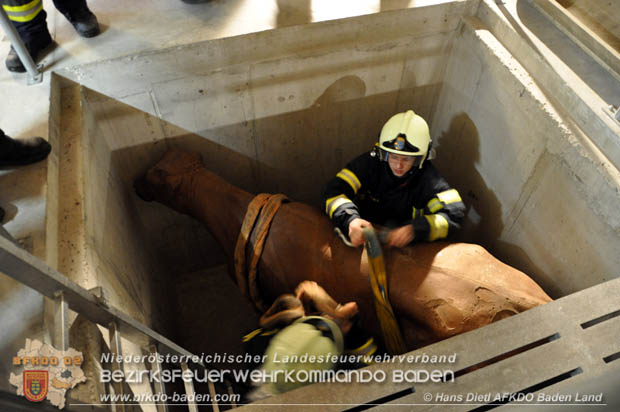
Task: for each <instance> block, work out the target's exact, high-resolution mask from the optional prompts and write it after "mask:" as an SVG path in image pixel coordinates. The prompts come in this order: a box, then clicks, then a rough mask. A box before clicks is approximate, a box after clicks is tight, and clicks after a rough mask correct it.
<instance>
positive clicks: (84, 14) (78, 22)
mask: <svg viewBox="0 0 620 412" xmlns="http://www.w3.org/2000/svg"><path fill="white" fill-rule="evenodd" d="M63 14H64V15H65V17H66V18H67V20H69V23H71V24H72V25H73V28H74V29H75V31H77V32H78V34H79V35H80V36H82V37H95V36H96V35H98V34H99V33H100V32H101V31H100V30H99V23H98V22H97V17H96V16H95V15H94V14H93V13H92V12H91V11H90V10H89V9H88V7H87V6H86V5H84V7H81V8H79V9H77V10H71V11H69V12H66V13H63Z"/></svg>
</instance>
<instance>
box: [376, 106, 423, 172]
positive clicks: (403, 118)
mask: <svg viewBox="0 0 620 412" xmlns="http://www.w3.org/2000/svg"><path fill="white" fill-rule="evenodd" d="M431 145H432V142H431V135H430V132H429V130H428V124H426V121H425V120H424V119H423V118H422V117H421V116H418V115H417V114H415V113H414V112H413V110H407V111H406V112H403V113H398V114H395V115H394V116H392V117H390V119H389V120H388V121H387V122H386V123H385V125H384V126H383V129H381V134H380V135H379V148H380V149H381V151H382V152H383V154H384V156H381V157H382V158H383V159H384V160H385V159H387V156H388V155H389V153H396V154H398V155H402V156H414V157H416V162H415V166H417V167H422V164H423V163H424V161H425V160H426V159H427V157H428V153H429V151H430V150H431Z"/></svg>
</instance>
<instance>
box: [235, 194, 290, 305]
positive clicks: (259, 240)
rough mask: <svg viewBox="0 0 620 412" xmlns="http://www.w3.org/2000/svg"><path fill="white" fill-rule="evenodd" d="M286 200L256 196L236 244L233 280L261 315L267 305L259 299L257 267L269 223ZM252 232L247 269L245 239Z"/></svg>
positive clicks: (244, 219)
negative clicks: (252, 241)
mask: <svg viewBox="0 0 620 412" xmlns="http://www.w3.org/2000/svg"><path fill="white" fill-rule="evenodd" d="M286 200H287V198H286V196H284V195H282V194H277V195H270V194H267V193H261V194H259V195H256V196H255V197H254V199H252V201H251V202H250V204H249V205H248V210H247V211H246V213H245V217H244V218H243V223H242V224H241V231H240V232H239V237H238V238H237V244H236V245H235V255H234V262H235V279H236V280H237V286H238V287H239V289H240V290H241V293H242V294H243V295H244V296H246V297H248V298H249V299H250V301H252V303H253V304H254V307H256V309H257V310H259V311H260V312H264V311H265V310H266V309H267V305H265V302H264V301H263V300H262V298H261V296H260V291H259V290H258V282H257V268H258V262H259V261H260V257H261V255H262V253H263V247H264V245H265V239H266V238H267V234H268V233H269V227H270V226H271V221H272V220H273V217H274V216H275V214H276V212H277V211H278V209H279V208H280V206H281V205H282V203H283V202H285V201H286ZM252 232H254V233H255V235H254V238H255V240H254V244H253V247H252V250H251V260H250V264H249V266H247V261H246V249H247V243H248V239H249V238H250V235H251V234H252Z"/></svg>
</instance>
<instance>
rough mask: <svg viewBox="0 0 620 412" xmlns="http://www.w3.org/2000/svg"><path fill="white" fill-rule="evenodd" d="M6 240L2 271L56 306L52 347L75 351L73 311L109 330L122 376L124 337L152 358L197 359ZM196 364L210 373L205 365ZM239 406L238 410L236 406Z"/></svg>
mask: <svg viewBox="0 0 620 412" xmlns="http://www.w3.org/2000/svg"><path fill="white" fill-rule="evenodd" d="M0 227H1V226H0ZM4 236H6V231H4V232H3V233H0V271H1V272H3V273H4V274H6V275H8V276H10V277H11V278H13V279H15V280H16V281H18V282H20V283H22V284H24V285H26V286H28V287H30V288H32V289H34V290H36V291H37V292H39V293H41V294H42V295H43V296H46V297H48V298H50V299H52V300H53V301H54V302H55V307H54V326H53V327H54V331H53V333H52V337H53V342H52V343H53V345H54V346H55V347H56V348H58V349H61V350H66V349H68V347H69V334H68V331H69V326H70V325H69V317H68V310H69V309H71V310H73V311H74V312H76V313H78V314H79V315H81V316H83V317H84V318H85V319H87V320H89V321H91V322H93V323H95V324H98V325H101V326H103V327H106V328H107V329H108V331H109V341H110V352H111V354H112V355H113V356H112V358H113V359H115V361H114V362H113V364H112V365H111V367H112V369H120V370H122V368H123V365H122V363H121V362H119V361H118V359H119V358H120V359H122V358H123V353H122V347H121V336H122V337H123V338H125V339H127V340H129V341H131V342H133V343H136V344H138V345H139V346H140V347H142V348H147V350H148V351H149V352H150V353H155V354H157V353H160V354H163V355H166V354H170V355H177V356H182V357H183V358H184V359H192V358H195V355H194V354H192V353H191V352H189V351H188V350H186V349H184V348H182V347H181V346H179V345H177V344H176V343H174V342H172V341H171V340H169V339H168V338H166V337H165V336H163V335H161V334H159V333H157V332H156V331H154V330H153V329H151V328H149V327H148V326H146V325H144V324H143V323H141V322H139V321H137V320H135V319H133V318H132V317H130V316H128V315H127V314H125V313H123V312H122V311H120V310H118V309H116V308H114V307H112V306H109V305H108V302H107V301H106V299H105V297H104V296H103V294H102V293H101V289H100V288H95V289H98V290H97V291H95V293H93V292H91V291H88V290H86V289H84V288H83V287H81V286H79V285H78V284H76V283H75V282H73V281H71V280H70V279H68V278H67V277H65V276H64V275H62V274H61V273H59V272H57V271H56V270H54V269H53V268H51V267H49V266H47V265H46V264H45V263H44V262H42V261H41V260H39V259H37V258H36V257H34V256H32V255H31V254H30V253H28V252H26V251H24V250H23V249H21V248H20V247H19V246H18V245H17V244H16V243H14V241H13V240H12V239H10V237H9V238H5V237H4ZM97 292H98V295H97V294H96V293H97ZM196 358H197V357H196ZM192 363H193V364H194V365H196V366H198V367H202V368H205V369H206V365H205V364H204V363H203V362H192ZM179 366H180V368H181V369H182V370H183V371H187V370H188V368H189V366H188V365H187V364H186V363H182V364H181V365H179ZM161 367H162V365H161V364H157V363H156V364H153V365H151V368H159V369H161ZM184 384H185V391H186V394H187V395H188V399H193V397H192V396H190V395H192V394H194V393H195V392H194V385H193V382H192V381H189V382H185V381H184ZM208 387H209V393H210V394H211V408H212V409H213V411H214V412H219V406H218V402H217V401H216V399H215V396H214V395H215V394H216V390H215V386H214V384H213V382H211V381H209V382H208ZM153 389H154V393H165V388H164V385H163V383H158V384H156V385H155V388H153ZM229 389H230V388H229ZM113 390H114V392H115V393H116V394H120V393H123V390H124V388H123V386H122V385H114V387H113ZM156 404H157V410H158V412H166V411H167V405H166V403H165V402H156ZM187 405H188V408H189V411H190V412H197V411H198V407H197V404H196V402H193V401H189V402H188V403H187ZM233 406H236V405H234V404H233ZM116 410H117V411H124V410H125V406H124V405H122V404H121V405H119V406H118V408H116Z"/></svg>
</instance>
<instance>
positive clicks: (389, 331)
mask: <svg viewBox="0 0 620 412" xmlns="http://www.w3.org/2000/svg"><path fill="white" fill-rule="evenodd" d="M364 238H365V239H366V241H365V242H364V248H365V249H366V254H367V255H368V268H369V272H370V273H369V278H370V286H371V287H372V293H373V296H374V298H375V310H376V312H377V318H379V324H380V325H381V331H382V332H383V341H384V342H385V346H386V348H387V350H388V352H389V353H390V354H392V355H400V354H402V353H405V352H406V351H407V347H406V346H405V342H404V340H403V337H402V335H401V333H400V327H399V326H398V322H397V321H396V316H395V315H394V310H393V309H392V305H390V301H389V299H388V287H387V275H386V273H385V262H384V261H383V252H382V251H381V244H380V243H379V238H378V237H377V234H376V233H375V231H374V230H373V229H372V228H364Z"/></svg>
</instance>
